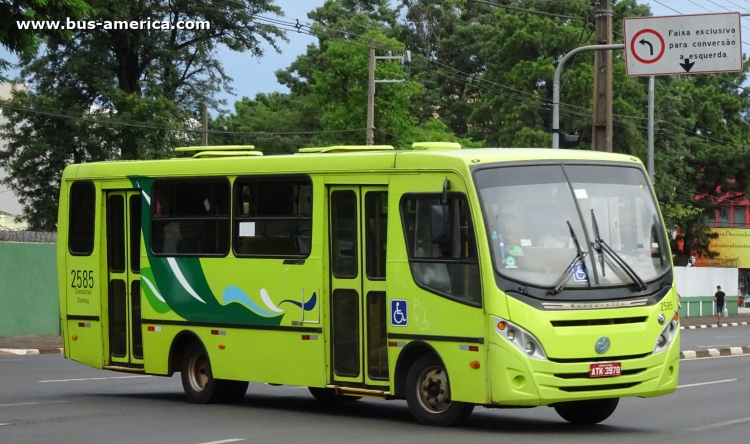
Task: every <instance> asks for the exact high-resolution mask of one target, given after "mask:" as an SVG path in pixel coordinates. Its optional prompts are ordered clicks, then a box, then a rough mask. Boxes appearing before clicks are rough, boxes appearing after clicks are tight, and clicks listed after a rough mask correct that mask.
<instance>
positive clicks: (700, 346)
mask: <svg viewBox="0 0 750 444" xmlns="http://www.w3.org/2000/svg"><path fill="white" fill-rule="evenodd" d="M698 347H699V348H708V347H729V344H717V345H699V346H698Z"/></svg>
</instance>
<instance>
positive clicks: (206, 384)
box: [180, 341, 222, 404]
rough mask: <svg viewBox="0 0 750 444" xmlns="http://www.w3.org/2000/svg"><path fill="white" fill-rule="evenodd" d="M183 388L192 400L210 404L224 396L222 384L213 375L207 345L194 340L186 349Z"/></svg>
mask: <svg viewBox="0 0 750 444" xmlns="http://www.w3.org/2000/svg"><path fill="white" fill-rule="evenodd" d="M180 377H181V379H182V388H183V389H184V390H185V395H187V398H188V400H189V401H190V402H192V403H195V404H210V403H214V402H218V401H219V400H220V398H221V396H222V390H221V388H222V387H221V384H220V383H219V384H217V383H218V380H216V379H215V378H214V377H213V373H212V372H211V361H210V360H209V358H208V353H207V352H206V349H205V347H203V344H201V343H200V342H197V341H194V342H191V343H190V345H188V346H187V348H186V349H185V353H183V355H182V363H181V365H180Z"/></svg>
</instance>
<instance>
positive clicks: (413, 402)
mask: <svg viewBox="0 0 750 444" xmlns="http://www.w3.org/2000/svg"><path fill="white" fill-rule="evenodd" d="M406 403H407V404H408V405H409V410H410V411H411V414H412V415H414V418H416V419H417V421H419V422H421V423H422V424H426V425H433V426H449V425H457V424H460V423H462V422H464V421H465V420H466V419H467V418H468V417H469V415H470V414H471V412H472V410H474V405H473V404H468V403H465V402H458V401H453V399H452V398H451V390H450V383H449V381H448V373H447V372H446V371H445V367H444V366H443V363H442V362H440V360H439V359H438V358H437V357H435V356H432V355H425V356H422V357H421V358H419V359H417V361H416V362H414V364H413V365H412V366H411V368H410V369H409V373H408V374H407V375H406Z"/></svg>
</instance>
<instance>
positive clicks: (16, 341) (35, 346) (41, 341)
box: [0, 335, 63, 356]
mask: <svg viewBox="0 0 750 444" xmlns="http://www.w3.org/2000/svg"><path fill="white" fill-rule="evenodd" d="M62 346H63V345H62V337H60V336H56V335H44V336H6V337H0V356H3V355H9V354H13V355H36V354H47V353H61V351H60V349H61V348H62Z"/></svg>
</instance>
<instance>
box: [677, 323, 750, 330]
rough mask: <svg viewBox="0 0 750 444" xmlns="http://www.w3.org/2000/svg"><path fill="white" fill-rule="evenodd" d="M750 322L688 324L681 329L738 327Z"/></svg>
mask: <svg viewBox="0 0 750 444" xmlns="http://www.w3.org/2000/svg"><path fill="white" fill-rule="evenodd" d="M748 324H750V322H728V323H726V324H721V325H717V324H709V325H688V326H687V327H680V330H695V329H698V328H722V327H738V326H740V325H748Z"/></svg>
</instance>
